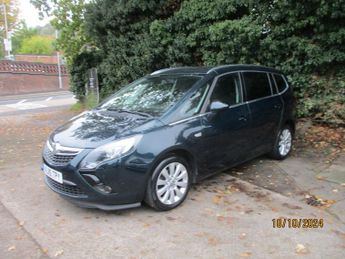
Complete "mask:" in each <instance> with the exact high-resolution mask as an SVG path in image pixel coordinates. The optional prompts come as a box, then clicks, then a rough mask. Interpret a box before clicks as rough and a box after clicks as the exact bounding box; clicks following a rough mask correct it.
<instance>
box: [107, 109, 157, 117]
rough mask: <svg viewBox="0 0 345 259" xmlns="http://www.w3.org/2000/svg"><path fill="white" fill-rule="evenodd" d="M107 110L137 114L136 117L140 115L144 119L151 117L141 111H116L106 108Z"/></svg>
mask: <svg viewBox="0 0 345 259" xmlns="http://www.w3.org/2000/svg"><path fill="white" fill-rule="evenodd" d="M107 110H108V111H115V112H125V113H131V114H137V115H141V116H144V117H153V116H152V115H151V114H148V113H146V112H141V111H129V110H124V109H117V108H107Z"/></svg>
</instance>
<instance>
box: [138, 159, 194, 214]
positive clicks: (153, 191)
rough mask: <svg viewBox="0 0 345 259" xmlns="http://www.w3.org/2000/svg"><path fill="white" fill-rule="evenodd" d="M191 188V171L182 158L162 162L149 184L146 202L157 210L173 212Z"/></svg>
mask: <svg viewBox="0 0 345 259" xmlns="http://www.w3.org/2000/svg"><path fill="white" fill-rule="evenodd" d="M189 188H190V169H189V165H188V163H187V162H186V161H185V160H184V159H183V158H180V157H176V156H171V157H168V158H166V159H164V160H162V161H161V162H160V163H159V164H158V166H157V167H156V168H155V169H154V171H153V174H152V176H151V178H150V180H149V182H148V186H147V190H146V198H145V202H146V203H147V204H148V205H149V206H151V207H152V208H154V209H156V210H161V211H165V210H171V209H173V208H176V207H177V206H179V205H180V204H181V203H182V202H183V201H184V200H185V198H186V197H187V194H188V191H189Z"/></svg>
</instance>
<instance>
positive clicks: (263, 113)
mask: <svg viewBox="0 0 345 259" xmlns="http://www.w3.org/2000/svg"><path fill="white" fill-rule="evenodd" d="M242 77H243V82H244V93H245V94H244V98H245V101H246V102H247V103H248V108H249V112H250V117H251V118H250V121H251V123H250V136H249V138H250V139H251V141H250V143H251V144H250V145H251V150H250V152H249V153H250V155H251V156H257V155H260V154H262V153H265V152H268V151H270V149H271V147H272V144H273V142H274V139H275V136H276V132H277V130H278V128H279V125H280V119H281V115H282V109H283V104H282V100H281V98H280V96H279V95H277V94H274V92H273V91H272V89H273V84H272V83H271V81H270V79H269V74H268V73H266V72H259V71H245V72H242ZM274 87H275V86H274Z"/></svg>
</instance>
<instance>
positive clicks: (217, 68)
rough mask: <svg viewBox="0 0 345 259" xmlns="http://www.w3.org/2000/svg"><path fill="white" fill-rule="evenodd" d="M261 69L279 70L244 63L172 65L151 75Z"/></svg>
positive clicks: (202, 73)
mask: <svg viewBox="0 0 345 259" xmlns="http://www.w3.org/2000/svg"><path fill="white" fill-rule="evenodd" d="M241 70H249V71H263V72H272V73H279V74H281V72H280V71H279V70H277V69H274V68H270V67H265V66H258V65H246V64H240V65H238V64H230V65H222V66H215V67H173V68H164V69H160V70H157V71H155V72H153V73H152V74H151V75H176V74H184V75H186V74H195V75H206V74H211V73H216V74H224V73H227V72H232V71H241Z"/></svg>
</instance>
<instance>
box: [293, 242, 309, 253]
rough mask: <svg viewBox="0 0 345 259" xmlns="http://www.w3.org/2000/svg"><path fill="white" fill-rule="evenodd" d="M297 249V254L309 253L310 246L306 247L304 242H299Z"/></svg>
mask: <svg viewBox="0 0 345 259" xmlns="http://www.w3.org/2000/svg"><path fill="white" fill-rule="evenodd" d="M295 251H296V253H297V254H307V253H308V252H309V251H308V248H306V247H305V246H304V245H302V244H297V246H296V248H295Z"/></svg>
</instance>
